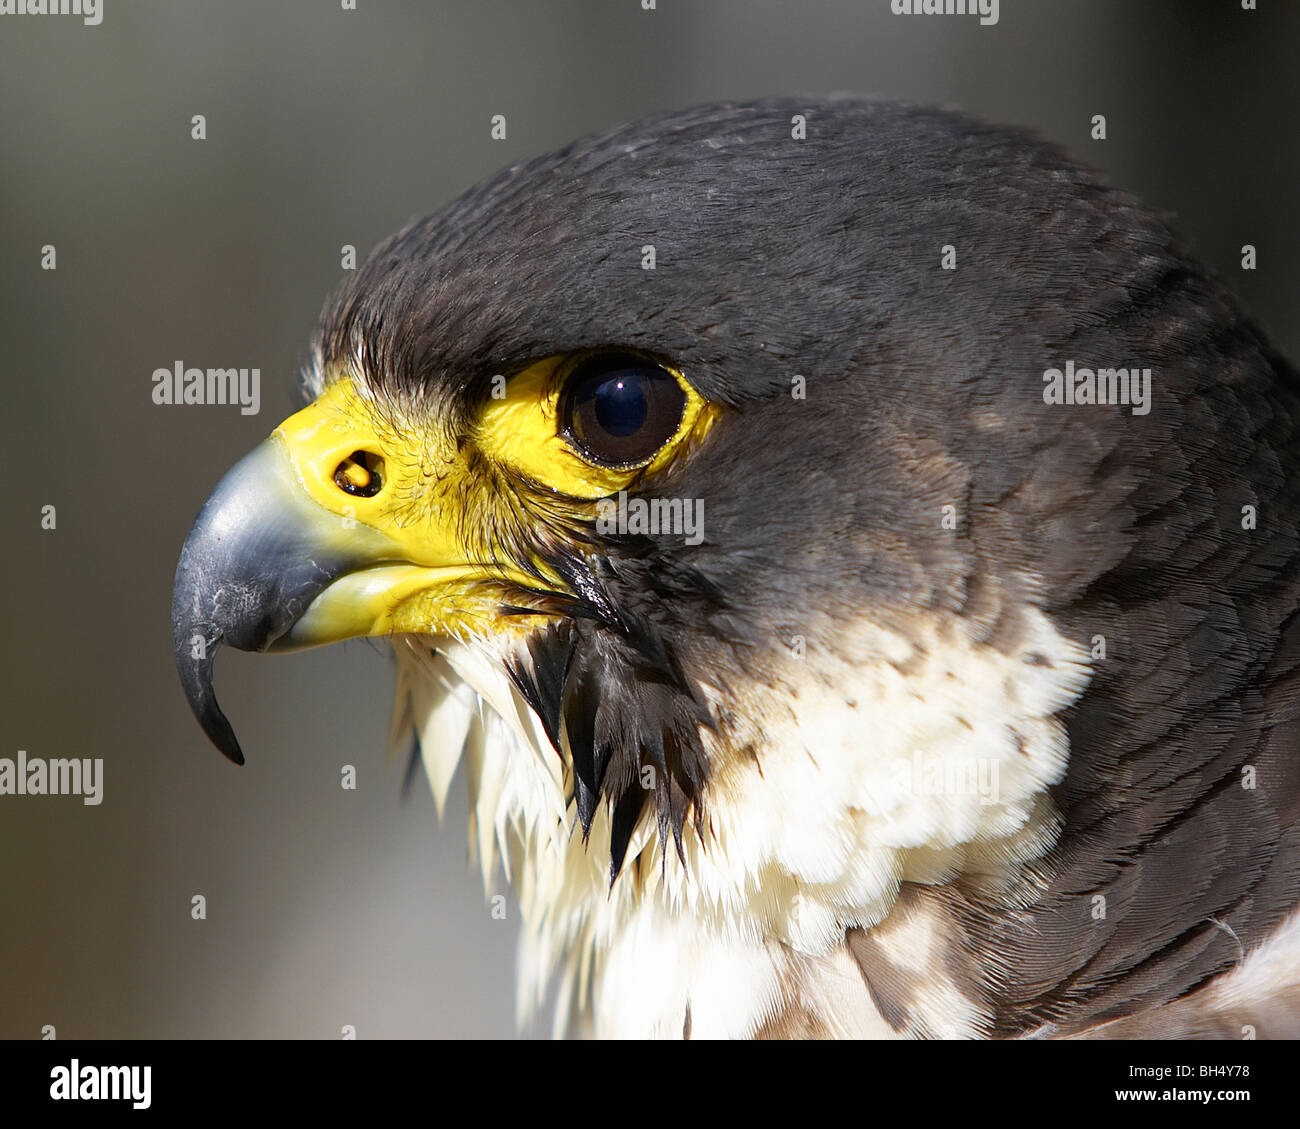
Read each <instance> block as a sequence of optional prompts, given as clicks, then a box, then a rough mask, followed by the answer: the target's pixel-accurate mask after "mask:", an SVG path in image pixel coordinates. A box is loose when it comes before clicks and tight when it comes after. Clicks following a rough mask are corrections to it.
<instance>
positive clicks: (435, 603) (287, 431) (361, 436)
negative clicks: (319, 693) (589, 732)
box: [272, 357, 716, 645]
mask: <svg viewBox="0 0 1300 1129" xmlns="http://www.w3.org/2000/svg"><path fill="white" fill-rule="evenodd" d="M566 371H567V370H566V358H562V357H552V358H549V359H547V360H545V361H541V362H538V363H537V364H534V365H533V366H531V367H530V368H529V369H527V370H526V371H524V372H522V373H520V374H519V375H517V376H516V377H515V378H514V379H513V380H511V381H509V382H508V383H507V385H506V388H505V394H504V396H503V397H502V398H500V399H489V400H487V401H486V402H485V404H484V406H483V409H482V411H481V413H480V416H479V419H478V422H477V425H476V427H475V429H474V431H473V433H472V434H471V435H470V436H468V437H467V438H469V440H470V443H469V444H468V445H464V444H462V443H460V442H458V439H457V437H456V436H454V435H452V434H451V433H450V432H449V431H448V429H447V428H445V427H441V426H439V425H438V421H436V420H428V419H420V418H419V417H418V415H416V412H418V409H416V408H412V409H410V415H408V416H407V417H406V418H405V419H399V418H397V417H396V416H395V415H394V413H399V414H400V409H398V408H392V407H389V406H385V407H384V409H382V410H381V409H380V408H379V407H378V406H377V405H376V404H375V403H374V402H373V401H371V400H370V399H368V398H367V397H366V396H364V395H362V393H360V392H359V391H358V390H357V386H356V385H355V383H354V382H353V380H352V379H350V378H349V377H348V376H347V375H343V376H341V377H340V378H339V379H336V380H334V381H332V382H331V383H330V384H329V385H328V386H327V387H326V389H325V391H324V392H322V393H321V395H320V396H318V397H317V398H316V400H315V401H314V402H313V403H312V404H310V405H309V406H308V407H306V408H304V409H302V411H300V412H297V413H296V414H294V415H292V416H290V417H289V418H288V419H286V420H285V421H284V422H283V423H282V424H281V425H280V426H279V427H278V428H277V429H276V430H275V432H274V434H273V436H272V442H274V443H277V444H278V445H280V446H281V447H282V448H283V450H284V453H285V454H286V455H287V457H288V460H289V462H290V464H291V467H292V469H293V473H294V475H295V476H296V478H297V480H298V482H299V484H300V485H301V487H302V488H303V490H304V491H306V493H307V494H308V495H309V496H310V497H311V499H312V500H313V501H314V502H315V503H317V505H319V506H320V507H321V509H322V511H325V512H323V513H322V519H324V520H327V521H329V522H332V523H333V525H332V527H331V528H330V529H328V530H325V531H323V532H321V533H320V535H321V536H328V538H329V540H330V543H331V544H333V543H335V542H337V543H339V544H341V545H344V546H346V547H347V549H348V551H350V552H359V553H360V554H361V556H362V558H363V559H364V560H366V561H369V562H370V563H369V565H367V566H365V567H363V568H361V569H359V570H358V571H356V572H353V573H350V574H348V575H347V576H344V577H342V578H340V579H339V580H338V581H336V582H335V583H334V584H333V585H331V586H330V588H329V589H327V590H326V591H325V592H323V593H321V595H320V596H318V597H317V599H316V600H315V601H314V602H313V604H312V606H311V608H310V609H309V610H308V612H307V614H305V615H304V616H303V617H302V619H301V620H300V621H299V623H298V624H297V625H296V626H295V628H294V630H293V632H292V638H291V639H290V640H289V641H290V642H293V643H295V644H299V645H313V644H316V643H320V642H328V641H332V640H334V639H342V638H349V637H353V636H357V635H384V634H391V633H395V632H396V633H402V632H411V633H424V634H439V633H441V634H448V635H454V636H457V637H465V636H466V635H469V634H475V633H478V632H482V631H488V630H496V631H499V630H501V629H502V627H503V625H502V624H501V623H500V618H499V616H498V615H497V614H496V609H497V608H498V607H499V605H500V601H501V598H502V595H503V590H502V584H503V583H505V584H514V585H522V586H524V587H525V588H535V587H537V586H538V585H539V580H538V578H537V577H536V576H534V575H531V574H530V573H529V572H528V571H527V570H526V568H525V567H523V566H524V565H526V564H529V563H531V564H532V565H533V566H534V567H536V568H539V569H541V571H542V572H543V574H544V575H545V576H546V578H547V579H546V582H545V583H544V585H543V586H545V587H552V588H556V589H560V590H563V588H564V587H565V585H564V583H563V581H562V580H561V579H560V578H559V577H558V576H553V575H552V573H551V569H549V568H548V567H546V566H545V565H544V564H542V563H541V562H539V561H532V562H520V561H518V560H517V559H515V557H514V555H513V554H515V553H517V552H519V551H521V546H524V545H526V544H527V543H528V541H529V539H530V537H531V536H534V535H536V534H537V532H538V522H539V521H544V520H545V515H546V514H548V513H549V514H551V515H556V514H562V513H563V512H564V511H565V510H569V511H571V512H572V515H573V517H575V518H580V517H583V516H588V517H589V516H590V508H591V503H593V502H594V501H595V500H596V499H599V498H602V497H605V496H607V495H611V494H616V493H617V492H618V491H619V490H622V489H626V488H628V487H630V486H631V485H632V484H633V483H634V482H636V481H637V480H638V479H639V478H640V476H642V475H644V474H649V473H653V472H654V471H656V470H659V469H661V468H663V467H665V466H666V465H667V464H668V462H669V461H670V460H671V459H672V458H673V457H674V456H675V455H676V454H677V453H678V452H679V451H680V450H682V449H683V447H684V444H685V443H686V442H687V440H688V439H691V438H692V437H694V438H699V437H702V436H703V435H704V434H705V432H706V431H707V430H708V428H709V427H710V426H711V424H712V422H713V420H714V418H715V412H716V409H715V408H714V406H713V405H712V404H709V403H708V402H707V401H705V400H703V399H702V398H701V397H700V396H699V395H698V393H696V392H695V390H694V389H693V388H691V387H690V386H689V385H688V384H687V383H686V381H685V380H684V379H683V378H682V377H681V376H680V374H677V373H675V372H674V373H673V375H674V377H676V379H677V380H678V381H679V383H680V384H681V386H682V388H683V390H684V392H685V394H686V404H685V408H684V411H683V416H682V421H681V424H680V426H679V427H678V429H677V431H676V433H675V434H674V435H672V436H671V437H670V438H669V439H668V440H667V442H665V443H664V445H663V446H662V447H661V448H660V449H659V450H658V451H657V452H655V453H654V455H652V456H651V457H650V458H649V459H648V460H647V461H646V462H645V463H644V464H643V465H640V466H636V467H631V468H622V469H609V468H604V467H599V466H594V465H592V464H590V463H588V462H587V461H586V460H585V459H583V458H582V456H581V455H579V454H578V453H577V451H575V450H574V449H573V448H572V447H570V446H569V444H568V443H567V442H566V441H565V440H564V438H562V436H561V434H560V432H561V430H562V426H561V422H560V420H559V419H558V412H559V409H560V402H561V393H562V391H563V389H562V384H563V379H564V377H565V375H566ZM669 371H672V370H671V369H670V370H669ZM474 448H477V449H478V451H479V452H481V454H482V455H484V456H486V462H485V461H484V460H483V459H478V458H475V457H474V451H473V449H474ZM507 472H513V480H511V478H510V477H509V476H508V474H507ZM521 480H522V481H521ZM529 484H531V486H532V488H531V489H529ZM372 488H373V493H370V491H371V489H372ZM354 491H355V492H354ZM367 495H369V496H367ZM330 515H332V516H330ZM338 519H341V520H338ZM525 551H526V550H525ZM539 614H540V613H539ZM524 619H525V617H518V618H517V619H515V620H513V621H512V623H511V625H510V626H511V628H512V629H516V630H523V629H524V628H525V627H526V624H525V622H524Z"/></svg>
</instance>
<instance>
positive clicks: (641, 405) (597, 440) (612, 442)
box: [560, 353, 686, 467]
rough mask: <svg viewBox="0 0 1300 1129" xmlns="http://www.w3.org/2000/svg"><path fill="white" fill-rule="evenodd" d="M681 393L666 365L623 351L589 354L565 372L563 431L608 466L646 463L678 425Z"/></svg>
mask: <svg viewBox="0 0 1300 1129" xmlns="http://www.w3.org/2000/svg"><path fill="white" fill-rule="evenodd" d="M685 410H686V393H685V392H684V391H683V390H682V386H681V385H680V384H679V383H678V382H677V379H676V378H675V377H674V376H673V374H672V373H670V372H669V371H668V370H667V369H665V368H662V367H661V366H659V365H657V364H655V363H654V362H653V361H649V360H646V359H645V358H644V357H637V356H632V355H628V354H622V353H619V354H606V355H602V356H595V357H589V358H587V359H586V360H584V361H581V362H579V363H578V365H577V366H576V367H575V368H574V369H573V371H572V372H571V373H570V374H569V377H568V380H567V381H566V382H565V386H564V396H563V400H562V403H561V408H560V418H561V420H562V421H563V427H564V433H565V435H566V437H567V438H568V439H569V441H570V442H571V443H572V444H573V445H574V446H576V447H577V448H578V449H579V451H580V452H581V453H582V454H584V455H586V456H587V457H588V458H590V459H591V461H592V462H595V463H599V464H601V465H602V466H607V467H631V466H635V465H636V464H637V463H643V462H646V461H647V460H648V459H649V458H650V457H651V456H652V455H653V454H654V453H655V452H656V451H658V450H659V448H660V447H662V446H663V445H664V444H665V443H667V442H668V440H670V439H671V438H672V437H673V436H674V435H675V434H677V429H678V427H680V426H681V422H682V414H683V413H684V412H685Z"/></svg>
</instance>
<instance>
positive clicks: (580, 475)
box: [475, 356, 716, 501]
mask: <svg viewBox="0 0 1300 1129" xmlns="http://www.w3.org/2000/svg"><path fill="white" fill-rule="evenodd" d="M567 360H568V358H567V357H563V356H560V357H548V358H547V359H546V360H544V361H539V362H537V363H536V364H535V365H533V366H531V367H530V368H528V369H525V370H524V371H523V372H521V373H519V374H518V375H517V376H515V377H514V378H513V379H512V380H511V381H510V382H509V383H508V384H507V385H506V387H505V395H504V397H502V398H501V399H499V400H495V399H494V400H488V401H487V403H486V405H485V406H484V408H483V413H482V416H481V418H480V420H479V424H478V428H477V431H476V433H475V442H476V443H477V444H478V446H479V449H480V450H482V451H483V453H484V454H486V455H488V456H490V457H491V458H493V459H495V460H497V461H498V462H499V463H502V464H504V465H506V466H509V467H510V468H511V469H513V470H515V471H516V472H518V473H519V474H522V475H524V476H525V477H526V478H528V479H530V480H531V481H533V482H536V483H538V484H539V485H541V486H543V487H546V488H548V489H550V490H552V491H555V492H556V493H559V494H565V495H568V496H569V497H571V498H581V499H585V500H588V501H594V500H595V499H597V498H604V497H607V496H609V495H611V494H617V493H618V492H619V491H620V490H625V489H627V488H628V487H629V486H630V485H631V484H632V483H633V482H634V481H636V479H637V478H639V477H640V476H641V475H643V474H653V473H654V472H655V471H657V470H660V469H661V468H662V467H664V466H665V465H666V464H667V463H668V462H669V461H670V460H671V459H672V458H673V456H674V454H675V453H676V452H677V451H678V449H679V448H680V447H681V445H682V443H683V442H684V441H685V440H686V439H687V438H688V437H690V436H694V437H696V438H697V439H698V438H702V437H703V436H704V434H705V433H706V432H707V431H708V429H709V427H710V426H711V425H712V423H713V420H714V418H715V415H716V409H715V408H714V407H713V405H712V404H710V403H709V402H708V401H706V400H705V399H703V398H702V397H701V396H700V394H699V393H698V392H696V391H695V389H694V388H692V387H691V386H690V385H689V384H688V383H687V382H686V381H685V380H684V379H683V378H682V376H681V374H680V373H678V372H676V371H675V370H673V369H668V371H669V372H671V373H672V374H673V376H674V377H675V378H676V379H677V382H678V383H679V384H680V385H681V386H682V390H683V391H684V392H685V393H686V407H685V409H684V411H683V412H682V422H681V424H680V425H679V426H678V428H677V431H676V433H675V434H674V435H673V436H672V438H670V439H669V440H668V442H667V443H665V444H664V445H663V446H662V447H661V448H660V449H659V450H658V451H657V452H656V453H655V454H654V455H653V456H652V457H651V458H650V459H649V460H648V461H647V462H645V463H643V464H641V465H639V466H635V467H631V468H627V469H620V470H612V469H610V468H608V467H602V466H596V465H594V464H592V463H589V462H588V461H587V460H586V459H584V458H583V457H582V456H581V455H580V454H578V452H577V451H576V450H574V448H573V447H571V446H570V445H569V444H568V442H567V441H566V440H565V439H564V437H563V436H562V435H561V434H560V433H561V431H562V430H563V428H564V421H563V420H561V419H560V418H559V411H560V398H561V394H562V392H563V376H564V375H565V372H564V370H565V368H566V367H567V366H566V361H567Z"/></svg>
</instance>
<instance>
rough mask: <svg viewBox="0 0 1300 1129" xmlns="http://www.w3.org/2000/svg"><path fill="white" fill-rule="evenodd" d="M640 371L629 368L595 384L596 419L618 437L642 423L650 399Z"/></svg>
mask: <svg viewBox="0 0 1300 1129" xmlns="http://www.w3.org/2000/svg"><path fill="white" fill-rule="evenodd" d="M646 383H647V382H646V378H645V375H644V374H643V373H639V372H635V371H632V370H628V371H627V372H624V373H619V374H618V376H615V377H610V378H609V379H608V380H604V381H601V383H600V384H598V385H596V422H597V423H599V424H600V426H601V427H602V428H604V429H605V430H606V431H608V432H609V433H610V434H611V435H616V436H618V437H619V438H620V439H622V438H625V437H626V436H628V435H635V434H636V433H637V432H638V431H640V430H641V428H642V427H644V426H645V417H646V416H647V414H649V411H650V403H649V396H648V393H647V389H646Z"/></svg>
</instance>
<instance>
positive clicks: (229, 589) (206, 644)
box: [172, 380, 537, 764]
mask: <svg viewBox="0 0 1300 1129" xmlns="http://www.w3.org/2000/svg"><path fill="white" fill-rule="evenodd" d="M463 460H464V455H463V453H461V451H460V448H459V446H458V444H456V443H455V441H454V440H451V439H445V438H444V439H439V438H438V436H437V434H436V429H430V428H424V427H421V426H420V424H419V423H418V422H416V423H412V424H411V425H410V426H409V428H406V429H401V430H395V429H394V428H392V427H388V428H385V427H383V426H381V425H379V424H377V423H376V416H375V414H374V413H373V412H372V411H371V410H370V409H369V407H368V405H367V402H366V401H365V400H364V399H362V398H361V397H359V395H358V393H357V391H356V389H355V388H354V386H353V384H352V382H351V381H350V380H339V381H336V382H335V383H334V384H332V385H330V386H329V387H328V388H327V389H326V390H325V391H324V392H323V393H322V394H321V395H320V396H319V397H318V398H317V399H316V401H315V402H314V403H313V404H311V405H309V406H308V407H306V408H304V409H303V410H302V411H300V412H298V413H297V414H295V415H293V416H291V417H290V418H289V419H287V420H285V421H284V423H282V424H281V425H280V427H279V428H277V429H276V431H275V432H274V433H273V434H272V435H271V438H270V439H268V440H267V441H266V442H265V443H263V444H262V445H261V446H260V447H258V448H257V449H256V450H255V451H253V452H252V453H251V454H250V455H248V456H246V457H245V458H244V459H243V460H241V461H240V462H239V463H237V464H236V465H235V466H234V467H233V468H232V469H231V470H230V472H229V473H228V474H227V475H226V476H225V478H223V479H222V480H221V482H220V484H219V485H218V486H217V488H216V490H215V491H213V494H212V496H211V497H210V498H209V499H208V501H207V502H206V503H205V504H204V506H203V509H202V510H201V511H200V512H199V516H198V518H197V519H196V520H195V522H194V528H193V529H192V530H190V535H189V537H188V538H187V539H186V541H185V546H184V548H183V549H182V550H181V556H180V563H179V564H178V565H177V566H176V584H175V589H174V591H173V596H172V650H173V653H174V655H175V659H176V670H177V672H178V673H179V674H180V679H181V685H182V686H183V687H184V689H185V697H186V699H187V700H188V701H189V703H190V708H191V709H192V710H193V711H194V716H195V717H196V718H198V721H199V724H200V725H201V726H202V727H203V731H204V732H205V733H206V734H207V735H208V737H209V738H210V739H211V740H212V743H213V744H214V745H216V746H217V748H218V749H220V750H221V751H222V752H223V753H224V754H225V755H226V756H227V757H229V758H230V759H231V760H232V761H234V762H235V763H236V764H242V763H243V762H244V754H243V752H242V751H241V750H240V747H239V742H238V741H237V740H236V739H235V734H234V730H233V729H232V728H231V725H230V722H229V721H228V720H227V719H226V715H225V714H224V713H223V712H222V711H221V707H220V706H219V705H218V704H217V699H216V695H215V693H214V692H213V689H212V665H213V660H214V659H215V657H216V653H217V649H218V648H219V647H220V646H222V645H223V644H229V645H230V646H232V647H237V648H239V649H240V650H242V651H291V650H296V649H298V648H302V647H312V646H316V645H318V644H323V643H333V642H336V641H338V640H340V639H350V638H354V637H356V636H361V635H394V634H399V633H402V634H405V633H411V634H419V635H426V636H448V635H451V636H459V637H468V636H470V635H474V634H479V633H483V632H485V631H489V630H501V629H502V625H501V623H500V620H499V616H498V609H499V607H500V598H501V595H502V592H503V591H504V590H506V589H504V588H503V585H505V586H507V588H510V586H511V585H513V586H514V587H513V588H510V590H511V591H515V592H517V591H518V585H520V584H522V585H524V586H525V587H526V586H528V585H531V584H535V583H536V582H537V574H527V573H524V572H522V571H521V570H520V569H518V568H517V567H515V566H513V565H511V564H510V563H509V559H508V557H505V556H503V554H502V553H501V552H500V551H499V550H496V549H494V548H493V546H492V545H491V544H490V543H489V542H488V539H487V536H486V535H485V534H484V533H483V531H484V530H485V529H486V530H488V531H490V530H491V529H492V527H493V525H492V521H491V516H492V515H491V513H490V512H489V511H488V510H487V509H485V508H484V506H483V505H482V503H481V501H473V500H470V499H469V498H468V497H467V495H466V493H465V484H466V483H472V482H473V480H474V479H473V475H472V474H471V473H469V472H468V471H467V469H466V467H465V464H464V461H463ZM475 531H478V532H477V533H476V532H475Z"/></svg>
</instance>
